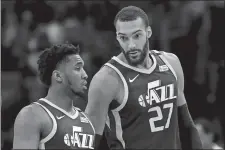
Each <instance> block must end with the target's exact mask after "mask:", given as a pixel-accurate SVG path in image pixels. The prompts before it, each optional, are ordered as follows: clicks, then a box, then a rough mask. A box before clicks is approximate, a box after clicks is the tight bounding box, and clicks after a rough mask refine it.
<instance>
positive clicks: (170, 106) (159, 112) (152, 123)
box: [148, 103, 173, 132]
mask: <svg viewBox="0 0 225 150" xmlns="http://www.w3.org/2000/svg"><path fill="white" fill-rule="evenodd" d="M163 109H169V114H168V118H167V121H166V124H165V126H159V127H156V126H155V121H159V120H162V119H163V117H164V116H163V115H162V109H161V108H160V107H159V106H156V107H153V108H150V109H149V110H148V112H154V111H156V113H157V117H154V118H150V119H149V123H150V128H151V131H152V132H158V131H162V130H164V129H166V128H169V126H170V119H171V115H172V112H173V103H168V104H164V105H163Z"/></svg>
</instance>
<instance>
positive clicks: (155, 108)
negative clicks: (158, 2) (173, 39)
mask: <svg viewBox="0 0 225 150" xmlns="http://www.w3.org/2000/svg"><path fill="white" fill-rule="evenodd" d="M114 24H115V27H116V34H117V40H118V42H119V45H120V47H121V50H122V53H120V54H119V55H118V56H116V57H115V56H114V57H112V59H111V60H109V62H107V63H106V64H105V65H104V66H103V67H102V68H101V69H100V70H99V71H98V72H97V74H96V75H95V76H94V78H93V79H92V81H91V84H90V87H89V93H88V104H87V107H86V110H85V112H86V113H87V114H88V115H90V119H91V120H92V121H93V124H94V126H95V131H96V142H97V143H98V141H99V139H100V137H101V136H102V135H103V130H104V128H105V129H106V139H107V143H108V145H109V147H110V149H127V148H128V149H157V148H161V149H177V148H180V138H179V132H183V133H185V134H186V137H189V138H188V139H189V141H187V142H186V143H187V146H188V145H191V147H192V148H202V144H201V141H200V138H199V135H198V132H197V130H196V128H195V125H194V123H193V120H192V117H191V116H190V114H189V111H188V107H187V104H186V100H185V97H184V93H183V90H184V76H183V71H182V68H181V64H180V62H179V59H178V58H177V57H176V56H175V55H174V54H171V53H166V52H159V51H156V50H149V45H148V44H149V43H148V38H150V37H151V34H152V31H151V28H150V26H149V21H148V17H147V15H146V13H145V12H144V11H143V10H141V9H140V8H138V7H135V6H128V7H125V8H123V9H122V10H121V11H119V12H118V14H117V15H116V17H115V21H114ZM179 114H180V115H179ZM178 116H180V117H181V119H178ZM178 120H179V121H180V123H178ZM105 124H106V126H105ZM178 125H179V126H178ZM179 127H180V130H179ZM181 127H182V128H181ZM188 142H189V143H188ZM184 144H185V143H182V146H183V145H184ZM187 149H188V147H187Z"/></svg>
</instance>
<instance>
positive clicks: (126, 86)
mask: <svg viewBox="0 0 225 150" xmlns="http://www.w3.org/2000/svg"><path fill="white" fill-rule="evenodd" d="M105 65H106V66H108V67H110V68H112V69H113V70H115V71H116V73H117V74H118V75H119V76H120V78H121V80H122V82H123V86H124V97H123V101H122V103H121V104H120V106H118V107H117V108H115V109H113V111H120V110H121V109H122V108H123V107H124V106H125V105H126V103H127V99H128V93H129V91H128V85H127V82H126V80H125V78H124V76H123V75H122V73H121V72H120V71H119V70H118V69H117V68H116V67H115V66H113V65H112V64H110V63H106V64H105Z"/></svg>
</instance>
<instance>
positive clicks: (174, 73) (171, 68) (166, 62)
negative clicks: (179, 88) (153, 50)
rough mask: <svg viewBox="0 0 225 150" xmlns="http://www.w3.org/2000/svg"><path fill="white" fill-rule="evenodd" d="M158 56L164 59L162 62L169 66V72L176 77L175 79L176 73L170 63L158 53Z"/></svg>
mask: <svg viewBox="0 0 225 150" xmlns="http://www.w3.org/2000/svg"><path fill="white" fill-rule="evenodd" d="M159 57H160V58H161V59H162V60H163V61H164V63H165V64H166V65H167V66H168V67H169V68H170V70H171V72H172V73H173V75H174V77H175V78H176V80H177V74H176V72H175V71H174V69H173V67H172V66H171V65H170V63H169V62H168V61H167V59H166V58H165V56H163V55H159Z"/></svg>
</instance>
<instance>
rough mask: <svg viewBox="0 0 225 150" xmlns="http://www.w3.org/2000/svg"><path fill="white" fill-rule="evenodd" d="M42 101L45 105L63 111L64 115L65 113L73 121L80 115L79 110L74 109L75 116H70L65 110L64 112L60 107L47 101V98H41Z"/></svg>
mask: <svg viewBox="0 0 225 150" xmlns="http://www.w3.org/2000/svg"><path fill="white" fill-rule="evenodd" d="M40 100H41V101H44V102H45V103H47V104H49V105H50V106H52V107H54V108H55V109H57V110H59V111H61V112H62V113H64V114H65V115H67V116H68V117H70V118H71V119H76V118H77V117H78V115H79V112H78V110H77V109H74V110H75V111H76V112H75V114H74V115H71V114H69V113H68V112H66V111H65V110H63V109H62V108H60V107H58V106H57V105H55V104H53V103H52V102H50V101H49V100H47V99H45V98H41V99H40Z"/></svg>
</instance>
